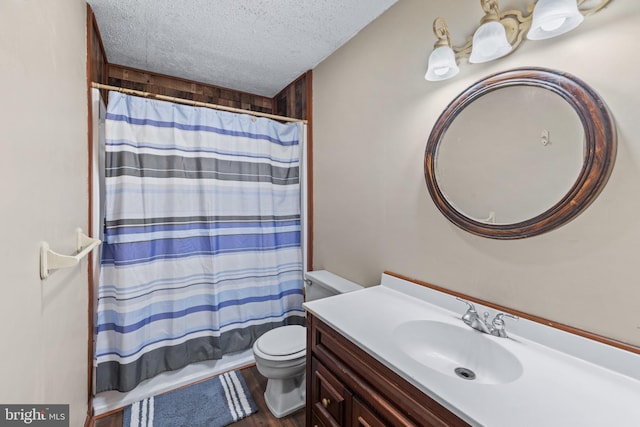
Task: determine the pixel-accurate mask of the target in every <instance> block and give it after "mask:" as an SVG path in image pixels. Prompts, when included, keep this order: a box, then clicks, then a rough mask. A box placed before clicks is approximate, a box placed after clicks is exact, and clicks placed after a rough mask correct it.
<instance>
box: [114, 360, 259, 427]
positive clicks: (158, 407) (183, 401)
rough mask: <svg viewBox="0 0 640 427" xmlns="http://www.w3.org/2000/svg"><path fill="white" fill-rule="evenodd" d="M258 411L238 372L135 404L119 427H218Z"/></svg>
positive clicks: (126, 413) (127, 408)
mask: <svg viewBox="0 0 640 427" xmlns="http://www.w3.org/2000/svg"><path fill="white" fill-rule="evenodd" d="M257 410H258V408H257V406H256V404H255V402H254V401H253V399H251V395H250V394H249V392H248V390H247V385H246V384H245V382H244V378H242V375H241V374H240V373H239V372H238V371H231V372H227V373H225V374H222V375H220V376H219V377H216V378H213V379H210V380H207V381H203V382H200V383H196V384H193V385H190V386H188V387H185V388H181V389H178V390H175V391H171V392H169V393H164V394H161V395H158V396H153V397H150V398H148V399H144V400H141V401H140V402H136V403H134V404H133V405H131V406H128V407H126V408H125V410H124V416H123V423H122V425H123V427H222V426H226V425H227V424H231V423H233V422H235V421H238V420H240V419H242V418H244V417H247V416H249V415H251V414H253V413H254V412H256V411H257Z"/></svg>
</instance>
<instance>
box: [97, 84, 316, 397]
mask: <svg viewBox="0 0 640 427" xmlns="http://www.w3.org/2000/svg"><path fill="white" fill-rule="evenodd" d="M300 126H301V125H298V124H281V123H279V122H276V121H273V120H269V119H262V118H258V119H256V118H252V117H250V116H247V115H241V114H233V113H227V112H221V111H215V110H211V109H206V108H197V107H190V106H183V105H177V104H172V103H168V102H163V101H157V100H149V99H144V98H138V97H134V96H129V95H124V94H121V93H118V92H111V93H110V94H109V105H108V110H107V119H106V139H107V141H106V190H105V191H106V194H105V195H104V196H105V206H106V207H105V210H106V213H105V220H104V221H105V226H104V227H105V228H104V246H103V251H102V253H103V256H102V265H101V273H100V283H99V289H98V310H97V311H98V319H97V338H96V359H97V360H96V362H97V370H96V391H97V392H101V391H107V390H120V391H128V390H131V389H132V388H134V387H135V386H136V385H137V384H138V383H140V382H141V381H143V380H145V379H148V378H151V377H153V376H154V375H156V374H158V373H160V372H163V371H168V370H175V369H179V368H181V367H183V366H186V365H188V364H190V363H193V362H198V361H203V360H210V359H219V358H221V357H222V356H223V355H224V354H227V353H231V352H236V351H241V350H246V349H249V348H250V347H251V346H252V344H253V342H254V341H255V339H256V338H257V337H258V336H260V335H261V334H262V333H264V332H266V331H267V330H269V329H272V328H274V327H277V326H281V325H286V324H303V323H304V312H303V309H302V252H301V244H300V236H301V225H300V181H299V166H300V144H299V134H300V133H301V132H300Z"/></svg>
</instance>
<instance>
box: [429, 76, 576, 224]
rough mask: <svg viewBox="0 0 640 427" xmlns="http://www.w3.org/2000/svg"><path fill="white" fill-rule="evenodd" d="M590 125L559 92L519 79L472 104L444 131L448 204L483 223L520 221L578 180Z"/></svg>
mask: <svg viewBox="0 0 640 427" xmlns="http://www.w3.org/2000/svg"><path fill="white" fill-rule="evenodd" d="M583 154H584V131H583V130H582V124H581V123H580V118H579V117H578V115H577V113H576V112H575V111H574V109H573V108H571V105H569V104H568V103H567V102H565V101H564V99H562V98H561V97H560V96H559V95H557V94H555V93H553V92H551V91H549V90H546V89H543V88H539V87H531V86H512V87H506V88H502V89H498V90H495V91H493V92H490V93H488V94H486V95H483V96H482V97H480V98H478V99H476V100H475V101H474V102H473V103H472V104H470V105H468V106H467V107H466V108H465V109H464V110H463V111H462V112H461V113H460V114H459V115H458V117H457V118H456V120H455V121H453V123H451V126H449V128H448V129H447V131H446V133H445V134H444V138H443V140H442V141H441V142H440V144H439V146H438V151H437V153H436V171H435V172H436V179H437V181H438V185H439V187H440V190H441V191H442V193H443V195H444V197H445V198H446V199H447V201H448V202H449V203H451V205H452V206H453V207H454V208H455V209H456V210H458V211H460V212H461V213H462V214H464V215H465V216H468V217H470V218H473V219H475V220H476V221H479V222H484V223H492V224H513V223H517V222H522V221H526V220H528V219H530V218H533V217H535V216H537V215H540V214H542V213H543V212H544V211H546V210H547V209H548V208H549V207H550V206H553V205H555V204H556V203H558V202H559V201H560V200H561V199H562V198H563V197H564V196H565V195H566V194H567V193H568V192H569V190H570V189H571V187H572V186H573V184H574V182H576V180H577V179H578V176H579V174H580V169H581V168H582V158H583Z"/></svg>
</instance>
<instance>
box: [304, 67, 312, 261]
mask: <svg viewBox="0 0 640 427" xmlns="http://www.w3.org/2000/svg"><path fill="white" fill-rule="evenodd" d="M306 76H307V92H306V94H305V96H306V98H307V100H306V101H307V224H306V227H307V271H313V71H311V70H309V71H307V74H306Z"/></svg>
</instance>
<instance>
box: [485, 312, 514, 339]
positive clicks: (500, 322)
mask: <svg viewBox="0 0 640 427" xmlns="http://www.w3.org/2000/svg"><path fill="white" fill-rule="evenodd" d="M505 316H506V317H510V318H512V319H514V320H518V319H519V317H518V316H514V315H513V314H509V313H498V314H496V317H494V318H493V321H492V322H491V326H493V330H494V331H495V332H494V333H493V335H497V336H499V337H503V338H506V337H507V332H506V331H505V330H504V319H503V317H505Z"/></svg>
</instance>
